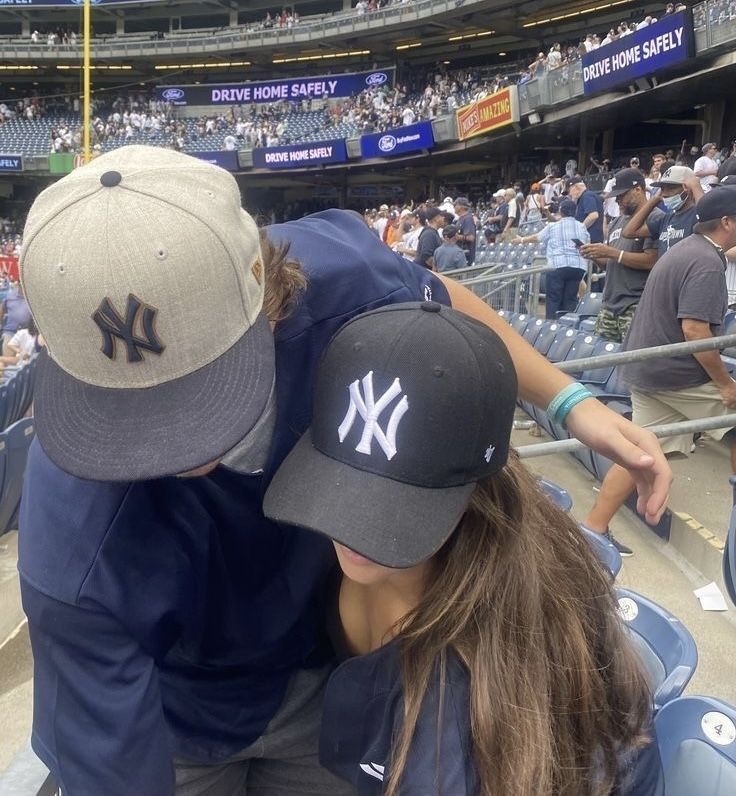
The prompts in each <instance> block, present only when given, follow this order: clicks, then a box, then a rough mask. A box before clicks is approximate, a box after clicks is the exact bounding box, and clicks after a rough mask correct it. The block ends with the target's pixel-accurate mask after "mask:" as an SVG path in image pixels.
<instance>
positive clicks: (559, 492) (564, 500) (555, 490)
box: [539, 478, 572, 514]
mask: <svg viewBox="0 0 736 796" xmlns="http://www.w3.org/2000/svg"><path fill="white" fill-rule="evenodd" d="M539 486H540V487H541V488H542V491H543V492H544V493H545V494H546V495H547V497H548V498H549V499H550V500H551V501H552V502H553V503H554V504H555V506H557V508H558V509H562V511H564V512H565V513H566V514H567V513H569V512H570V511H572V496H571V495H570V493H569V492H568V491H567V490H566V489H563V488H562V487H561V486H557V484H553V483H552V482H551V481H548V480H547V479H546V478H540V479H539Z"/></svg>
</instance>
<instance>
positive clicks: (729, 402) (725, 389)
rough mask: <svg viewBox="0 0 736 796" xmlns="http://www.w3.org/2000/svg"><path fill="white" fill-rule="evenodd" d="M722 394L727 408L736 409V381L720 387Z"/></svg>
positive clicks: (719, 390)
mask: <svg viewBox="0 0 736 796" xmlns="http://www.w3.org/2000/svg"><path fill="white" fill-rule="evenodd" d="M718 392H720V394H721V400H722V401H723V405H724V406H725V407H726V409H736V382H735V381H731V383H730V384H724V385H723V386H722V387H719V388H718Z"/></svg>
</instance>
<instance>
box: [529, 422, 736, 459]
mask: <svg viewBox="0 0 736 796" xmlns="http://www.w3.org/2000/svg"><path fill="white" fill-rule="evenodd" d="M735 427H736V414H730V415H720V416H719V417H706V418H701V419H699V420H682V421H680V422H678V423H663V424H662V425H659V426H647V431H651V432H652V433H653V434H654V435H655V436H656V437H660V438H661V437H676V436H678V435H680V434H695V433H697V432H698V431H713V429H717V428H735ZM587 447H588V446H587V445H586V444H585V443H584V442H580V441H579V440H577V439H561V440H555V441H554V442H537V443H535V444H534V445H521V446H520V447H518V448H516V452H517V453H518V454H519V458H520V459H533V458H536V457H537V456H549V455H550V454H553V453H573V452H574V451H580V450H585V449H586V448H587Z"/></svg>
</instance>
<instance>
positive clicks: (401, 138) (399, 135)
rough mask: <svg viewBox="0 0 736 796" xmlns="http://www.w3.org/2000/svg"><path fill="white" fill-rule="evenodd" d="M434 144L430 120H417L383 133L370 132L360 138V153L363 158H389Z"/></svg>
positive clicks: (428, 147)
mask: <svg viewBox="0 0 736 796" xmlns="http://www.w3.org/2000/svg"><path fill="white" fill-rule="evenodd" d="M433 146H434V135H432V123H431V122H418V123H417V124H409V125H407V126H406V127H397V128H396V129H395V130H386V132H385V133H372V134H371V135H363V136H361V138H360V154H361V156H362V157H364V158H390V157H393V156H394V155H403V154H405V153H406V152H417V151H418V150H420V149H430V148H431V147H433Z"/></svg>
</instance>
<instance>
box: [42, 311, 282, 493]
mask: <svg viewBox="0 0 736 796" xmlns="http://www.w3.org/2000/svg"><path fill="white" fill-rule="evenodd" d="M203 344H204V343H203ZM38 367H39V372H38V378H37V380H36V387H35V392H34V416H35V427H36V432H37V433H38V438H39V441H40V442H41V445H42V446H43V449H44V451H45V452H46V453H47V455H48V456H49V457H50V458H51V460H52V461H54V462H55V463H56V464H57V465H58V466H59V467H61V469H62V470H65V471H66V472H68V473H71V474H72V475H75V476H77V477H79V478H86V479H90V480H94V481H138V480H144V479H151V478H160V477H162V476H167V475H175V474H177V473H183V472H186V471H188V470H194V469H196V468H198V467H201V466H202V465H204V464H208V463H209V462H212V461H215V460H217V459H218V458H220V457H221V456H222V455H223V454H225V453H227V451H229V450H230V449H231V448H233V447H234V446H235V445H236V444H237V443H238V442H240V440H242V439H243V437H245V436H246V434H247V433H248V431H250V430H251V428H253V426H254V425H255V424H256V421H257V420H258V419H259V418H260V416H261V415H262V414H263V411H264V409H265V406H266V403H267V401H268V398H269V395H270V393H271V387H272V386H273V378H274V367H275V366H274V341H273V334H272V332H271V329H270V327H269V323H268V319H267V318H266V316H265V315H264V314H261V315H260V316H259V317H258V319H257V321H256V322H255V323H254V324H253V326H252V327H251V328H250V329H249V330H248V331H247V332H246V333H245V334H244V335H243V336H242V337H241V338H240V340H239V341H238V342H237V343H235V345H233V346H231V348H230V349H228V350H227V351H226V352H225V353H224V354H222V355H221V356H219V357H218V358H217V359H216V360H215V361H214V362H211V363H210V364H209V365H206V366H205V367H203V368H200V369H199V370H197V371H195V372H194V373H191V374H188V375H187V376H183V377H181V378H179V379H175V380H173V381H170V382H166V383H164V384H161V385H160V386H157V387H148V388H145V389H110V388H106V387H95V386H92V385H89V384H86V383H84V382H81V381H78V380H77V379H74V378H73V377H71V376H70V375H69V374H68V373H66V371H64V370H62V369H61V368H60V367H59V366H58V365H57V364H56V363H55V362H54V361H53V360H52V359H51V357H49V356H48V354H47V353H46V352H42V354H41V355H40V361H39V364H38Z"/></svg>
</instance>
